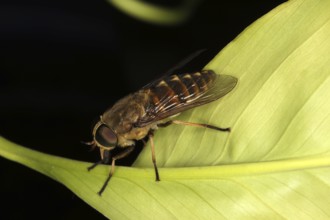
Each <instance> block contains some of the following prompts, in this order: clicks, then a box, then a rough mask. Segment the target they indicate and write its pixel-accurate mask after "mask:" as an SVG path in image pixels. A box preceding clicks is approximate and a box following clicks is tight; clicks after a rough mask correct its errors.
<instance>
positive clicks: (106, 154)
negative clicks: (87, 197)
mask: <svg viewBox="0 0 330 220" xmlns="http://www.w3.org/2000/svg"><path fill="white" fill-rule="evenodd" d="M133 150H134V145H133V146H129V147H128V148H126V149H125V150H124V151H123V152H120V153H119V154H117V155H115V156H113V157H112V162H111V169H110V172H109V175H108V177H107V179H106V180H105V182H104V184H103V186H102V187H101V189H100V191H99V192H98V194H99V195H100V196H101V195H102V193H103V191H104V190H105V188H106V187H107V185H108V183H109V181H110V179H111V177H112V174H113V173H114V171H115V162H116V160H118V159H121V158H124V157H126V156H127V155H129V154H130V153H131V152H132V151H133ZM109 160H110V151H104V154H103V159H102V160H100V161H98V162H96V163H95V164H93V165H92V166H90V167H88V170H91V169H93V168H94V167H96V166H97V165H99V164H101V163H108V162H109Z"/></svg>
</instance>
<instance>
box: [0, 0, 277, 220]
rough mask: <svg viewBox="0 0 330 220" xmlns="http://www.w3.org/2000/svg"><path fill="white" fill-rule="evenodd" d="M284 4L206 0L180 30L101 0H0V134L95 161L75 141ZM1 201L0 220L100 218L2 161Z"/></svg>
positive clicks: (64, 192)
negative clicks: (193, 57) (123, 100)
mask: <svg viewBox="0 0 330 220" xmlns="http://www.w3.org/2000/svg"><path fill="white" fill-rule="evenodd" d="M150 2H151V1H150ZM152 2H156V1H152ZM159 2H160V3H161V4H163V5H164V2H166V6H169V7H173V6H176V4H177V2H178V1H174V0H173V1H165V0H164V1H159ZM281 2H283V1H280V0H271V1H246V0H236V1H230V3H229V2H228V1H226V2H225V1H223V2H221V1H202V2H201V4H200V5H199V7H198V8H197V10H196V11H195V13H194V14H193V16H192V17H191V18H190V19H189V20H188V21H187V22H186V23H184V24H182V25H180V26H171V27H170V26H157V25H153V24H149V23H145V22H142V21H139V20H136V19H134V18H132V17H130V16H127V15H126V14H124V13H122V12H120V11H119V10H117V9H116V8H114V7H113V6H111V5H110V4H108V3H107V2H106V1H87V0H79V1H76V0H71V1H63V2H62V1H57V0H47V1H41V0H30V1H15V3H13V1H9V0H8V1H1V3H0V100H1V102H0V135H2V136H4V137H6V138H8V139H9V140H11V141H14V142H16V143H18V144H21V145H23V146H26V147H29V148H32V149H36V150H39V151H42V152H46V153H50V154H54V155H59V156H63V157H67V158H72V159H77V160H83V161H90V162H94V161H96V160H98V157H99V155H98V152H97V151H94V152H90V151H89V149H88V147H86V146H84V145H82V144H81V143H80V141H82V140H86V141H88V140H90V139H91V126H92V124H93V123H92V122H93V121H95V120H96V119H97V118H98V115H100V114H101V113H102V112H103V111H104V110H105V109H107V107H109V106H110V105H111V104H113V102H115V101H116V100H117V99H119V98H120V97H122V96H124V95H125V94H128V93H129V92H133V91H135V90H137V89H139V88H140V87H141V86H143V85H144V84H146V83H147V82H149V81H150V80H152V79H154V78H155V77H156V76H158V75H159V74H161V73H163V72H166V70H167V69H169V68H171V67H172V66H173V65H175V64H176V63H178V62H179V61H180V60H181V59H183V58H185V57H186V56H187V55H189V54H191V53H193V52H195V51H197V50H199V49H203V48H212V49H213V51H214V50H216V51H218V50H220V49H221V48H223V47H224V46H225V45H226V44H228V43H229V42H230V41H231V40H233V39H234V38H235V37H236V36H237V35H238V34H239V33H240V32H241V31H243V30H244V28H245V27H247V26H248V25H249V24H251V23H252V22H253V21H255V20H256V19H258V18H259V17H261V16H262V15H263V14H265V13H267V12H268V11H270V10H271V9H272V8H274V7H276V6H277V5H279V4H280V3H281ZM132 160H134V158H133V157H130V158H128V159H127V160H124V161H123V162H122V164H129V163H131V161H132ZM0 195H1V197H0V198H1V205H0V219H26V218H35V219H41V218H47V219H69V218H70V219H78V218H82V219H91V218H93V219H104V217H103V216H102V214H100V213H98V212H97V211H95V210H94V209H93V208H91V207H89V206H88V205H87V204H85V203H84V202H83V201H81V200H80V199H79V198H78V197H76V196H75V195H74V194H73V193H72V192H70V191H69V190H68V189H67V188H65V187H64V186H62V185H61V184H59V183H57V182H55V181H53V180H51V179H49V178H47V177H45V176H43V175H41V174H39V173H37V172H35V171H32V170H30V169H28V168H26V167H23V166H22V165H19V164H16V163H13V162H10V161H8V160H5V159H3V158H0Z"/></svg>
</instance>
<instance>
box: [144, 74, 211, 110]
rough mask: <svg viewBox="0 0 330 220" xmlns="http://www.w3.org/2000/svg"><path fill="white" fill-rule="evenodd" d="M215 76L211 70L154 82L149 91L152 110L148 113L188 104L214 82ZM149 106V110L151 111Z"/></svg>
mask: <svg viewBox="0 0 330 220" xmlns="http://www.w3.org/2000/svg"><path fill="white" fill-rule="evenodd" d="M215 77H216V74H215V73H214V72H213V71H211V70H203V71H201V72H195V73H187V74H181V75H171V76H169V77H166V78H163V79H162V80H159V81H156V82H154V83H153V84H152V85H151V86H150V87H149V88H148V89H149V95H150V97H149V98H150V99H149V104H150V105H151V106H152V108H153V110H152V112H149V113H156V112H160V111H164V110H165V109H166V110H167V111H168V110H170V109H172V108H174V107H175V106H177V105H179V104H183V103H189V102H190V101H193V100H195V99H196V98H198V97H199V96H200V95H201V94H203V93H204V92H205V91H207V89H208V88H209V86H210V84H211V83H212V82H213V81H214V80H215ZM152 108H150V106H149V110H151V109H152Z"/></svg>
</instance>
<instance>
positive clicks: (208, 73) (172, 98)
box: [87, 70, 237, 195]
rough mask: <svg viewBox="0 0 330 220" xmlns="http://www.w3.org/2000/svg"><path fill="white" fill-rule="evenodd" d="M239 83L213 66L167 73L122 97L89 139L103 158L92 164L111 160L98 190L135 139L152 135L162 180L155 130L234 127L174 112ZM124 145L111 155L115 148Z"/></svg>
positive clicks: (203, 102)
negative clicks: (186, 118) (185, 117)
mask: <svg viewBox="0 0 330 220" xmlns="http://www.w3.org/2000/svg"><path fill="white" fill-rule="evenodd" d="M236 84H237V78H235V77H233V76H229V75H219V74H216V73H215V72H214V71H212V70H202V71H198V72H193V73H183V74H173V75H165V76H164V77H162V78H160V79H158V80H155V81H153V82H151V83H149V84H147V85H146V86H144V87H143V88H142V89H140V90H139V91H137V92H135V93H132V94H129V95H128V96H126V97H124V98H122V99H120V100H119V101H118V102H117V103H115V104H114V105H113V106H112V107H111V108H110V109H108V110H107V111H106V112H104V114H103V115H101V116H100V120H99V122H97V123H96V125H95V126H94V129H93V132H92V133H93V141H91V142H89V143H87V144H89V145H92V146H93V147H98V148H99V150H100V154H101V160H100V161H98V162H96V163H95V164H93V165H92V166H90V167H88V170H91V169H93V168H94V167H96V166H97V165H98V164H102V163H103V164H108V163H109V162H110V159H112V161H111V170H110V172H109V176H108V177H107V179H106V181H105V182H104V184H103V186H102V188H101V189H100V191H99V192H98V194H99V195H101V194H102V192H103V191H104V190H105V188H106V186H107V184H108V182H109V180H110V178H111V176H112V174H113V173H114V170H115V162H116V160H118V159H121V158H124V157H125V156H127V155H128V154H129V153H131V152H132V151H133V149H134V146H135V142H136V141H138V140H142V139H144V138H145V137H148V138H149V141H150V145H151V152H152V162H153V165H154V170H155V175H156V181H159V180H160V177H159V172H158V168H157V164H156V157H155V146H154V141H153V134H154V131H155V130H157V129H158V128H159V127H166V126H169V125H171V124H179V125H187V126H196V127H202V128H210V129H215V130H219V131H225V132H229V131H230V128H220V127H216V126H212V125H208V124H200V123H192V122H185V121H180V120H175V119H174V116H177V115H178V114H179V113H181V112H183V111H186V110H188V109H191V108H194V107H197V106H200V105H204V104H207V103H209V102H212V101H215V100H217V99H219V98H221V97H223V96H224V95H226V94H227V93H229V92H230V91H231V90H232V89H233V88H234V87H235V86H236ZM117 147H119V148H124V150H123V151H122V152H120V153H118V154H117V155H114V156H112V157H111V155H110V152H111V150H113V149H114V148H117Z"/></svg>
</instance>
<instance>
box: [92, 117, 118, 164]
mask: <svg viewBox="0 0 330 220" xmlns="http://www.w3.org/2000/svg"><path fill="white" fill-rule="evenodd" d="M90 145H92V147H98V148H99V149H100V154H101V158H102V160H103V159H104V155H105V152H109V151H111V150H113V149H114V148H115V147H116V146H117V145H118V137H117V134H116V132H115V131H114V130H113V129H112V128H110V127H109V126H107V125H106V124H105V123H104V122H103V121H102V118H101V120H100V121H99V122H97V123H96V124H95V126H94V129H93V141H92V142H90Z"/></svg>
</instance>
